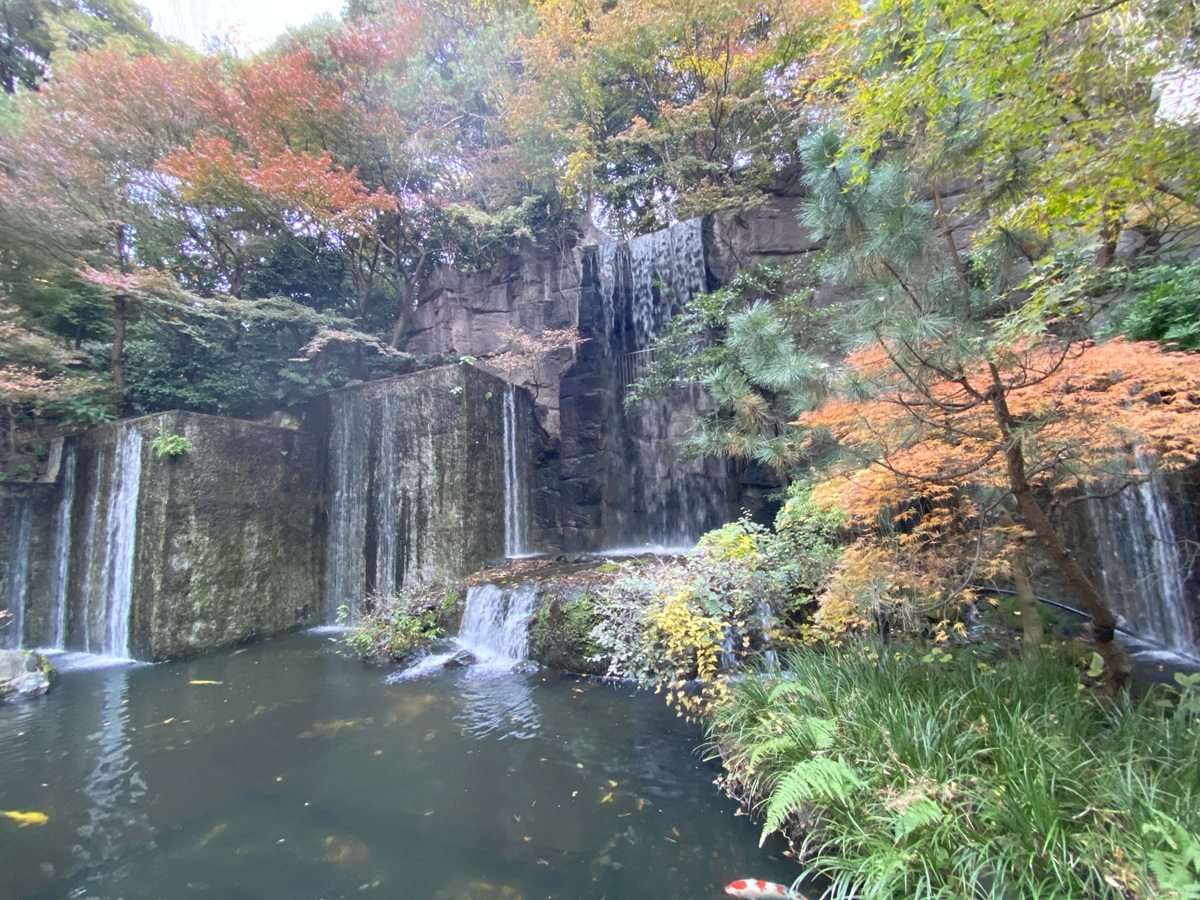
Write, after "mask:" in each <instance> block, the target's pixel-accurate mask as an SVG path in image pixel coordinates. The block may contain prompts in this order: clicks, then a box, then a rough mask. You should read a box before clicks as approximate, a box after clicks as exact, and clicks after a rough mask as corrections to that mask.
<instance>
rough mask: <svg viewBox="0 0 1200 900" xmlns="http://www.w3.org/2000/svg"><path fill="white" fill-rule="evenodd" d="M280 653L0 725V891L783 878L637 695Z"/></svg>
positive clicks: (648, 700)
mask: <svg viewBox="0 0 1200 900" xmlns="http://www.w3.org/2000/svg"><path fill="white" fill-rule="evenodd" d="M384 675H385V673H384V672H383V671H381V670H380V669H377V668H371V667H367V666H363V665H362V664H360V663H358V662H357V661H355V660H351V659H346V658H343V657H340V656H338V655H337V654H336V653H335V652H333V651H332V650H331V645H330V643H329V642H328V640H327V639H323V638H319V637H314V636H296V637H292V638H288V639H285V640H279V641H274V642H269V643H267V644H263V645H259V646H256V647H251V648H248V649H246V650H242V651H237V652H230V653H222V654H213V655H211V656H207V657H203V658H200V659H196V660H192V661H189V662H184V663H176V664H169V665H162V666H145V667H138V668H131V669H115V670H114V669H109V670H100V671H78V672H72V673H68V674H67V675H65V676H64V677H63V678H62V679H60V682H59V683H58V685H57V686H56V688H55V690H54V691H53V692H52V693H51V694H50V695H49V696H48V697H45V698H43V699H41V700H38V701H34V702H32V703H29V704H25V705H22V706H11V707H4V708H0V760H3V763H4V764H3V768H2V769H0V809H18V810H38V811H42V812H45V813H47V814H48V815H49V816H50V820H49V822H48V823H47V824H46V825H44V826H40V827H29V828H21V829H17V828H15V827H10V826H9V825H8V823H7V821H6V820H0V872H3V873H4V875H3V878H2V879H0V895H2V896H4V897H5V898H6V900H7V898H8V897H13V898H27V897H29V898H46V900H49V898H55V900H59V898H63V897H77V898H89V900H91V898H95V900H115V898H118V897H121V898H130V900H132V898H175V897H192V896H195V897H205V898H209V897H211V898H272V900H274V898H309V897H311V898H317V897H321V898H337V897H362V896H366V897H371V896H375V897H381V898H382V897H387V898H403V900H430V898H446V900H463V898H476V900H536V898H559V900H605V898H606V900H618V898H635V897H643V896H654V897H656V898H668V900H669V898H678V900H683V898H689V900H691V898H705V897H712V898H714V900H715V898H717V897H720V896H721V886H722V885H724V884H726V883H727V882H728V881H730V880H731V879H733V878H736V877H745V876H746V875H748V874H754V875H757V876H759V877H763V878H773V879H774V880H787V879H790V877H791V876H792V875H793V874H794V869H793V868H792V866H791V865H790V864H788V863H787V862H786V861H785V860H783V859H781V858H778V854H774V856H775V857H776V858H772V854H770V853H768V852H767V851H760V850H758V849H757V833H756V830H755V829H754V827H753V826H752V825H751V824H750V823H749V822H748V821H747V820H746V819H745V818H734V816H733V815H732V813H733V805H732V804H731V803H729V802H728V801H726V800H724V799H723V798H721V797H720V796H719V795H718V794H717V793H716V791H715V790H714V789H713V786H712V783H711V782H712V778H713V776H714V774H715V773H714V771H713V770H712V769H711V768H709V767H708V766H706V765H705V764H703V763H702V762H700V761H698V760H697V759H696V758H695V757H694V756H693V755H692V754H691V753H690V747H691V746H692V744H693V742H694V740H695V735H693V734H689V733H688V732H686V731H685V729H684V728H683V727H682V725H681V724H680V723H679V722H678V720H676V719H675V718H674V716H673V714H672V713H671V712H670V710H668V709H667V708H666V707H665V706H664V705H663V704H662V702H661V699H659V698H655V697H653V696H652V695H646V694H636V693H634V692H632V691H631V690H630V689H628V688H625V689H617V688H613V687H612V686H610V685H605V684H600V683H596V682H588V681H583V680H579V679H572V678H560V677H558V676H551V675H535V676H529V675H509V676H495V677H481V676H480V675H479V674H478V673H472V672H471V671H470V670H464V671H459V672H445V673H442V674H440V675H438V676H435V677H430V678H426V679H422V680H420V681H406V682H400V683H396V684H386V683H385V682H384Z"/></svg>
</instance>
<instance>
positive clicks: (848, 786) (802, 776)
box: [759, 756, 863, 846]
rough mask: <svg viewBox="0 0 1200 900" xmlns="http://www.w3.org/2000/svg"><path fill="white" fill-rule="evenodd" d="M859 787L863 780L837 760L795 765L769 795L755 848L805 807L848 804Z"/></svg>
mask: <svg viewBox="0 0 1200 900" xmlns="http://www.w3.org/2000/svg"><path fill="white" fill-rule="evenodd" d="M861 787H863V780H862V779H861V778H859V777H858V773H857V772H855V771H854V769H853V768H851V767H850V766H849V765H847V764H846V763H844V762H842V761H841V760H840V759H833V758H832V757H828V756H814V757H813V758H812V759H806V760H804V761H803V762H798V763H796V765H794V766H792V768H791V770H790V771H788V773H787V774H786V775H784V776H783V778H781V779H780V781H779V784H778V785H776V787H775V790H774V791H773V792H772V794H771V800H770V802H769V803H768V804H767V815H766V821H765V822H763V831H762V838H761V840H760V841H759V846H762V844H763V843H764V842H765V841H766V839H767V836H768V835H769V834H771V832H773V831H777V830H778V829H779V827H780V826H781V825H782V824H783V823H784V822H785V821H787V819H788V817H789V816H792V815H797V814H799V813H800V812H801V811H802V810H803V809H804V807H805V806H808V805H810V804H813V803H821V802H825V803H831V802H832V803H840V804H846V803H849V802H850V794H851V793H852V792H853V791H856V790H858V789H859V788H861Z"/></svg>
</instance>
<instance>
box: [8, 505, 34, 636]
mask: <svg viewBox="0 0 1200 900" xmlns="http://www.w3.org/2000/svg"><path fill="white" fill-rule="evenodd" d="M15 518H16V522H15V523H14V526H13V533H12V534H11V535H10V536H9V544H8V559H7V560H6V563H7V565H6V568H5V577H4V585H3V587H4V593H3V595H2V596H0V609H3V608H7V610H8V613H9V617H8V618H7V619H6V620H4V621H3V622H0V648H3V649H6V650H16V649H18V648H19V647H21V646H22V644H23V643H24V641H23V636H24V632H25V603H26V601H27V599H28V597H27V595H28V593H29V542H30V537H31V535H32V534H33V504H32V503H31V502H30V501H29V499H28V498H23V499H22V500H21V501H19V503H18V504H17V512H16V516H15Z"/></svg>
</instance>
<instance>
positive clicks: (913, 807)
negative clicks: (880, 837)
mask: <svg viewBox="0 0 1200 900" xmlns="http://www.w3.org/2000/svg"><path fill="white" fill-rule="evenodd" d="M899 812H900V814H899V815H898V816H896V818H895V819H894V820H893V821H892V833H893V835H894V836H895V838H896V843H900V842H901V841H902V840H904V839H905V838H906V837H908V836H909V835H910V834H912V833H913V832H914V831H917V830H918V829H921V828H925V827H926V826H929V825H936V824H937V823H938V822H940V821H942V818H943V815H944V814H943V812H942V808H941V806H939V805H938V803H937V801H935V800H931V799H930V798H929V797H918V798H917V799H916V800H914V801H913V802H912V803H909V804H906V805H905V806H904V807H903V808H902V809H900V811H899Z"/></svg>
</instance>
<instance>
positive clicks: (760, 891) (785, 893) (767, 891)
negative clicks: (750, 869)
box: [725, 878, 804, 900]
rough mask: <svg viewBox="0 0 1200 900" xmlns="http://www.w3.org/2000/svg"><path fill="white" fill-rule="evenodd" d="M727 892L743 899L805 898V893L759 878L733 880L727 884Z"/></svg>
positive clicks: (785, 899) (779, 899) (783, 899)
mask: <svg viewBox="0 0 1200 900" xmlns="http://www.w3.org/2000/svg"><path fill="white" fill-rule="evenodd" d="M725 893H727V894H729V896H731V897H741V898H742V900H804V895H803V894H798V893H797V892H796V891H793V890H792V889H791V888H788V887H784V886H783V885H782V884H776V883H775V882H773V881H759V880H758V879H757V878H743V879H739V880H738V881H731V882H730V883H729V884H727V885H725Z"/></svg>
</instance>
